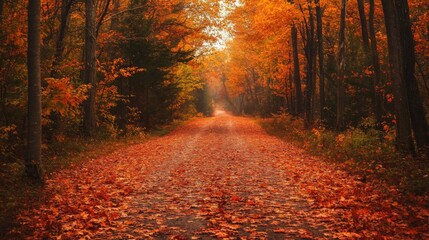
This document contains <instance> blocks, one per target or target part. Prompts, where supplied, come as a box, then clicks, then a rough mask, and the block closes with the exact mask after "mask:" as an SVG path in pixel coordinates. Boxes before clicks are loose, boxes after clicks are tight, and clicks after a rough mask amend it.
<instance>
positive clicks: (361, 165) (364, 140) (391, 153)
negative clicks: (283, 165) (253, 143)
mask: <svg viewBox="0 0 429 240" xmlns="http://www.w3.org/2000/svg"><path fill="white" fill-rule="evenodd" d="M258 122H259V124H260V125H261V126H262V127H263V128H264V129H265V130H266V132H267V133H268V134H270V135H274V136H277V137H278V138H280V139H283V140H285V141H288V142H291V143H293V144H295V145H297V146H299V147H302V148H304V149H306V150H307V151H308V152H310V153H311V154H313V155H317V156H323V157H324V159H328V161H335V162H336V163H338V164H340V165H342V166H343V167H344V168H345V169H346V170H347V171H349V172H351V173H352V174H356V175H358V176H360V178H361V180H362V181H367V180H370V179H371V180H376V181H379V180H381V181H382V182H386V183H387V184H388V185H390V186H395V187H397V188H398V190H400V191H401V192H403V193H405V194H406V195H409V194H412V195H420V196H428V194H429V162H428V161H427V160H425V159H424V157H421V158H413V157H411V156H404V155H403V154H400V153H398V152H397V151H396V150H395V147H394V142H393V141H394V135H393V131H386V132H380V131H377V130H375V129H374V128H372V127H371V126H370V124H369V125H368V126H365V124H363V126H361V127H360V128H349V129H347V130H346V131H345V132H342V133H337V132H334V131H330V130H326V129H325V128H323V127H315V128H313V129H312V130H304V128H303V122H302V119H299V118H294V117H292V116H290V115H286V114H276V115H273V116H272V117H271V118H265V119H259V120H258Z"/></svg>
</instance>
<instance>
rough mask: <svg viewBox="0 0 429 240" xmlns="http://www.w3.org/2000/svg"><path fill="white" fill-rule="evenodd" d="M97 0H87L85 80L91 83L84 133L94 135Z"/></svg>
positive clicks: (95, 115)
mask: <svg viewBox="0 0 429 240" xmlns="http://www.w3.org/2000/svg"><path fill="white" fill-rule="evenodd" d="M95 1H96V0H85V13H86V16H85V52H84V82H85V83H86V84H90V85H91V87H90V88H89V90H88V98H87V99H86V100H85V102H84V116H83V133H84V134H85V136H88V137H93V136H94V132H95V128H96V121H97V119H96V117H97V114H96V87H97V82H96V73H97V61H96V7H95V6H96V5H95Z"/></svg>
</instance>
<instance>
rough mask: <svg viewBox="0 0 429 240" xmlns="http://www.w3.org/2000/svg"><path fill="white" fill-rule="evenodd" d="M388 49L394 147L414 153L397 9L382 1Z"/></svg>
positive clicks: (390, 2)
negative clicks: (394, 124) (394, 134)
mask: <svg viewBox="0 0 429 240" xmlns="http://www.w3.org/2000/svg"><path fill="white" fill-rule="evenodd" d="M382 4H383V12H384V20H385V24H386V34H387V43H388V49H389V65H390V78H391V79H392V85H393V95H394V99H393V103H394V113H395V118H396V119H395V120H396V145H397V148H398V149H400V150H401V151H404V152H414V143H413V140H412V129H411V121H410V118H411V117H410V111H409V106H408V98H407V92H406V87H405V79H404V69H403V61H404V59H403V55H402V54H403V49H402V45H401V32H400V29H399V19H398V16H397V9H396V7H395V2H394V1H393V0H382Z"/></svg>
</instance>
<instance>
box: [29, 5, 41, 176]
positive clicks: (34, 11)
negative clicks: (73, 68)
mask: <svg viewBox="0 0 429 240" xmlns="http://www.w3.org/2000/svg"><path fill="white" fill-rule="evenodd" d="M27 54H28V56H27V57H28V59H27V60H28V129H27V157H26V159H25V172H26V175H27V177H28V178H30V179H32V180H36V181H39V182H41V181H42V179H43V173H42V168H41V147H42V124H41V122H42V102H41V73H40V0H33V1H29V3H28V53H27Z"/></svg>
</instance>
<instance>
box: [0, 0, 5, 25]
mask: <svg viewBox="0 0 429 240" xmlns="http://www.w3.org/2000/svg"><path fill="white" fill-rule="evenodd" d="M3 7H4V0H0V27H1V25H2V24H1V23H2V22H3Z"/></svg>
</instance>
